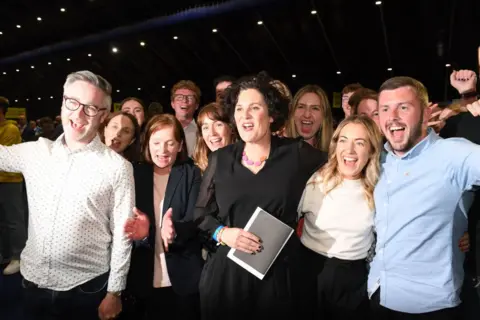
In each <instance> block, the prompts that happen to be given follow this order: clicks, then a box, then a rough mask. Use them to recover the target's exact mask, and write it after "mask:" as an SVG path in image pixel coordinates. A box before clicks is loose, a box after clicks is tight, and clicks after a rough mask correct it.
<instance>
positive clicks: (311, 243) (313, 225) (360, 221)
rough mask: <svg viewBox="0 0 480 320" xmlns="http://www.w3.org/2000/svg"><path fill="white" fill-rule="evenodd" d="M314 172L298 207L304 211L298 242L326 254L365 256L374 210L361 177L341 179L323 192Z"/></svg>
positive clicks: (351, 257) (368, 244)
mask: <svg viewBox="0 0 480 320" xmlns="http://www.w3.org/2000/svg"><path fill="white" fill-rule="evenodd" d="M317 175H318V173H315V174H314V175H313V176H312V177H311V178H310V180H309V182H308V183H307V186H306V187H305V190H304V192H303V196H302V199H301V200H300V204H299V208H298V213H299V214H305V222H304V227H303V233H302V237H301V241H302V243H303V244H304V245H305V246H306V247H307V248H309V249H311V250H313V251H315V252H318V253H320V254H322V255H324V256H327V257H335V258H338V259H342V260H360V259H365V258H366V257H367V254H368V250H369V249H370V247H371V246H372V243H373V241H374V237H373V226H374V219H373V218H374V211H373V210H371V209H370V208H369V207H368V202H367V199H366V197H365V192H364V189H363V186H362V182H361V180H343V182H342V183H341V184H340V185H339V186H337V187H336V188H335V189H333V190H331V191H330V192H329V193H328V194H327V195H325V194H324V192H323V184H322V183H321V182H317V181H318V176H317ZM313 181H315V182H313Z"/></svg>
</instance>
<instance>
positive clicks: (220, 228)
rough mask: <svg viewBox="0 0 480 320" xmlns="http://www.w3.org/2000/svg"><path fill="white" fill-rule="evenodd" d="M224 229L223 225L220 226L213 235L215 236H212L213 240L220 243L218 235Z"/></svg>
mask: <svg viewBox="0 0 480 320" xmlns="http://www.w3.org/2000/svg"><path fill="white" fill-rule="evenodd" d="M223 227H224V226H223V225H220V226H219V227H218V228H217V229H215V232H214V233H213V236H212V238H213V240H215V241H217V242H219V241H218V238H217V237H218V233H219V232H220V230H222V229H223Z"/></svg>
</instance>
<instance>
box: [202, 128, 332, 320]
mask: <svg viewBox="0 0 480 320" xmlns="http://www.w3.org/2000/svg"><path fill="white" fill-rule="evenodd" d="M244 146H245V144H244V143H243V142H241V141H240V142H237V143H235V144H233V145H229V146H227V147H225V148H223V149H220V150H218V151H217V152H214V153H212V154H211V156H210V159H209V167H208V168H207V170H206V171H205V174H204V179H203V181H202V185H201V187H200V194H199V198H198V201H197V207H196V210H195V219H196V222H197V224H198V226H199V227H200V229H202V230H203V231H206V232H207V233H208V234H209V235H211V234H213V232H214V231H215V229H216V228H217V227H218V226H219V225H227V226H229V227H237V228H244V227H245V225H246V224H247V221H248V220H249V219H250V217H251V215H252V214H253V212H254V211H255V209H256V208H257V207H261V208H262V209H264V210H266V211H267V212H269V213H270V214H272V215H274V216H276V217H277V218H278V219H280V220H282V221H283V222H284V223H286V224H288V225H290V226H291V227H293V228H295V226H296V223H297V207H298V203H299V201H300V197H301V195H302V192H303V190H304V188H305V184H306V182H307V180H308V179H309V178H310V176H311V175H312V174H313V172H314V171H315V170H317V169H319V168H320V166H322V165H323V164H324V163H325V162H326V160H327V156H326V154H325V153H323V152H321V151H319V150H317V149H314V148H313V147H311V146H310V145H308V144H307V143H305V142H304V141H302V140H299V139H296V140H293V139H282V138H277V137H272V142H271V148H270V155H269V157H268V160H267V161H266V163H265V165H264V167H263V169H262V170H261V171H260V172H258V173H257V174H254V173H252V172H251V171H250V170H248V169H247V168H245V167H244V166H243V165H242V164H241V158H242V152H243V149H244ZM299 244H300V242H299V239H298V237H297V236H296V234H295V235H293V236H292V238H291V240H290V241H289V242H288V243H287V245H286V246H285V247H284V249H283V251H282V253H281V254H280V255H279V256H278V258H277V260H276V261H275V263H274V264H273V266H272V267H271V269H270V270H269V272H268V273H267V275H266V276H265V278H264V279H263V280H259V279H257V278H256V277H255V276H253V275H252V274H250V273H249V272H248V271H246V270H244V269H243V268H242V267H240V266H238V265H237V264H236V263H235V262H233V261H231V260H230V259H228V258H227V256H226V255H227V253H228V251H229V249H230V248H229V247H223V246H222V247H219V248H218V250H217V251H216V253H213V254H212V255H211V256H210V257H209V259H208V261H207V263H206V265H205V267H204V269H203V272H202V277H201V279H200V303H201V309H202V319H204V320H207V319H208V320H210V319H212V320H213V319H220V318H222V319H268V318H275V319H285V318H291V317H294V314H293V308H292V304H293V302H292V292H291V286H290V273H291V270H290V268H289V265H290V262H291V260H292V259H293V254H295V252H296V251H297V248H298V245H299Z"/></svg>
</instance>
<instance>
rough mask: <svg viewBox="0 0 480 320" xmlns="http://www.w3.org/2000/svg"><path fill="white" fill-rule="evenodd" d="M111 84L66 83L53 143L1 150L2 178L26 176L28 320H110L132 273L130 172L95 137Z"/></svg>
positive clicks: (72, 79) (85, 74)
mask: <svg viewBox="0 0 480 320" xmlns="http://www.w3.org/2000/svg"><path fill="white" fill-rule="evenodd" d="M111 91H112V88H111V86H110V84H109V83H108V82H107V81H106V80H105V79H103V78H102V77H100V76H98V75H95V74H93V73H92V72H90V71H80V72H75V73H72V74H70V75H68V77H67V80H66V82H65V85H64V95H63V104H62V111H61V117H62V124H63V128H64V134H63V135H61V136H60V137H59V138H58V139H57V140H56V141H50V140H47V139H44V138H40V139H39V140H38V141H36V142H32V143H26V144H19V145H14V146H10V147H4V146H0V171H10V172H21V173H23V175H24V176H25V180H26V184H27V190H28V203H29V212H30V223H29V230H28V240H27V244H26V246H25V249H24V250H23V252H22V255H21V270H20V271H21V273H22V275H23V277H24V280H23V282H22V285H23V287H24V288H25V289H24V292H25V303H26V306H25V307H26V308H25V309H26V310H27V312H28V313H29V316H30V318H31V319H98V318H100V319H113V318H114V317H116V316H117V315H118V314H119V313H120V311H121V307H122V305H121V300H120V294H121V291H122V290H123V289H124V288H125V283H126V277H127V273H128V269H129V265H130V251H131V242H130V241H129V240H128V239H127V237H126V234H125V232H124V225H125V223H126V221H127V219H128V218H129V217H130V215H131V213H132V209H133V206H134V198H135V194H134V192H135V191H134V184H133V172H132V171H133V170H132V166H131V164H130V163H128V162H127V161H126V160H125V159H123V158H122V157H121V156H119V155H118V154H116V153H115V152H114V151H112V150H111V149H109V148H108V147H106V146H105V145H104V144H103V143H102V142H101V141H100V138H99V137H98V135H97V130H98V128H99V126H100V124H101V123H102V122H103V121H104V120H105V119H106V117H107V116H108V113H109V112H110V108H111V103H112V99H111Z"/></svg>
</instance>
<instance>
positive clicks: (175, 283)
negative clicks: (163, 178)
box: [127, 162, 204, 297]
mask: <svg viewBox="0 0 480 320" xmlns="http://www.w3.org/2000/svg"><path fill="white" fill-rule="evenodd" d="M134 176H135V192H136V207H137V208H138V209H139V210H140V211H142V212H144V213H145V214H147V215H148V217H149V219H150V233H149V236H148V238H147V239H146V240H144V241H137V242H135V244H134V249H133V251H132V259H131V265H130V271H129V275H128V282H127V290H128V291H129V292H130V293H131V294H133V295H135V296H137V297H147V296H148V295H149V293H150V290H151V289H152V288H153V268H154V253H155V233H156V230H155V224H156V223H157V224H158V222H156V221H155V213H154V203H153V166H152V165H149V164H134ZM200 183H201V173H200V170H199V169H198V168H197V167H196V166H194V165H193V164H192V163H191V162H189V163H184V164H180V165H175V166H173V168H172V170H171V172H170V176H169V178H168V183H167V188H166V191H165V197H164V203H163V212H162V216H163V214H165V212H166V211H167V210H168V209H169V208H172V209H173V213H172V214H173V215H172V218H173V222H174V225H175V224H176V223H179V222H186V221H191V220H193V212H194V210H195V203H196V201H197V196H198V192H199V189H200ZM165 256H166V257H165V258H166V261H167V269H168V275H169V277H170V282H171V283H172V288H173V290H174V292H175V293H177V294H179V295H189V294H193V293H197V292H198V282H199V280H200V274H201V272H202V268H203V263H204V261H203V259H202V245H201V242H200V240H199V237H198V236H197V235H193V236H192V235H189V236H188V237H182V235H180V234H179V235H178V236H177V237H176V239H175V240H174V242H173V243H172V244H171V245H170V246H169V252H167V253H166V255H165Z"/></svg>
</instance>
